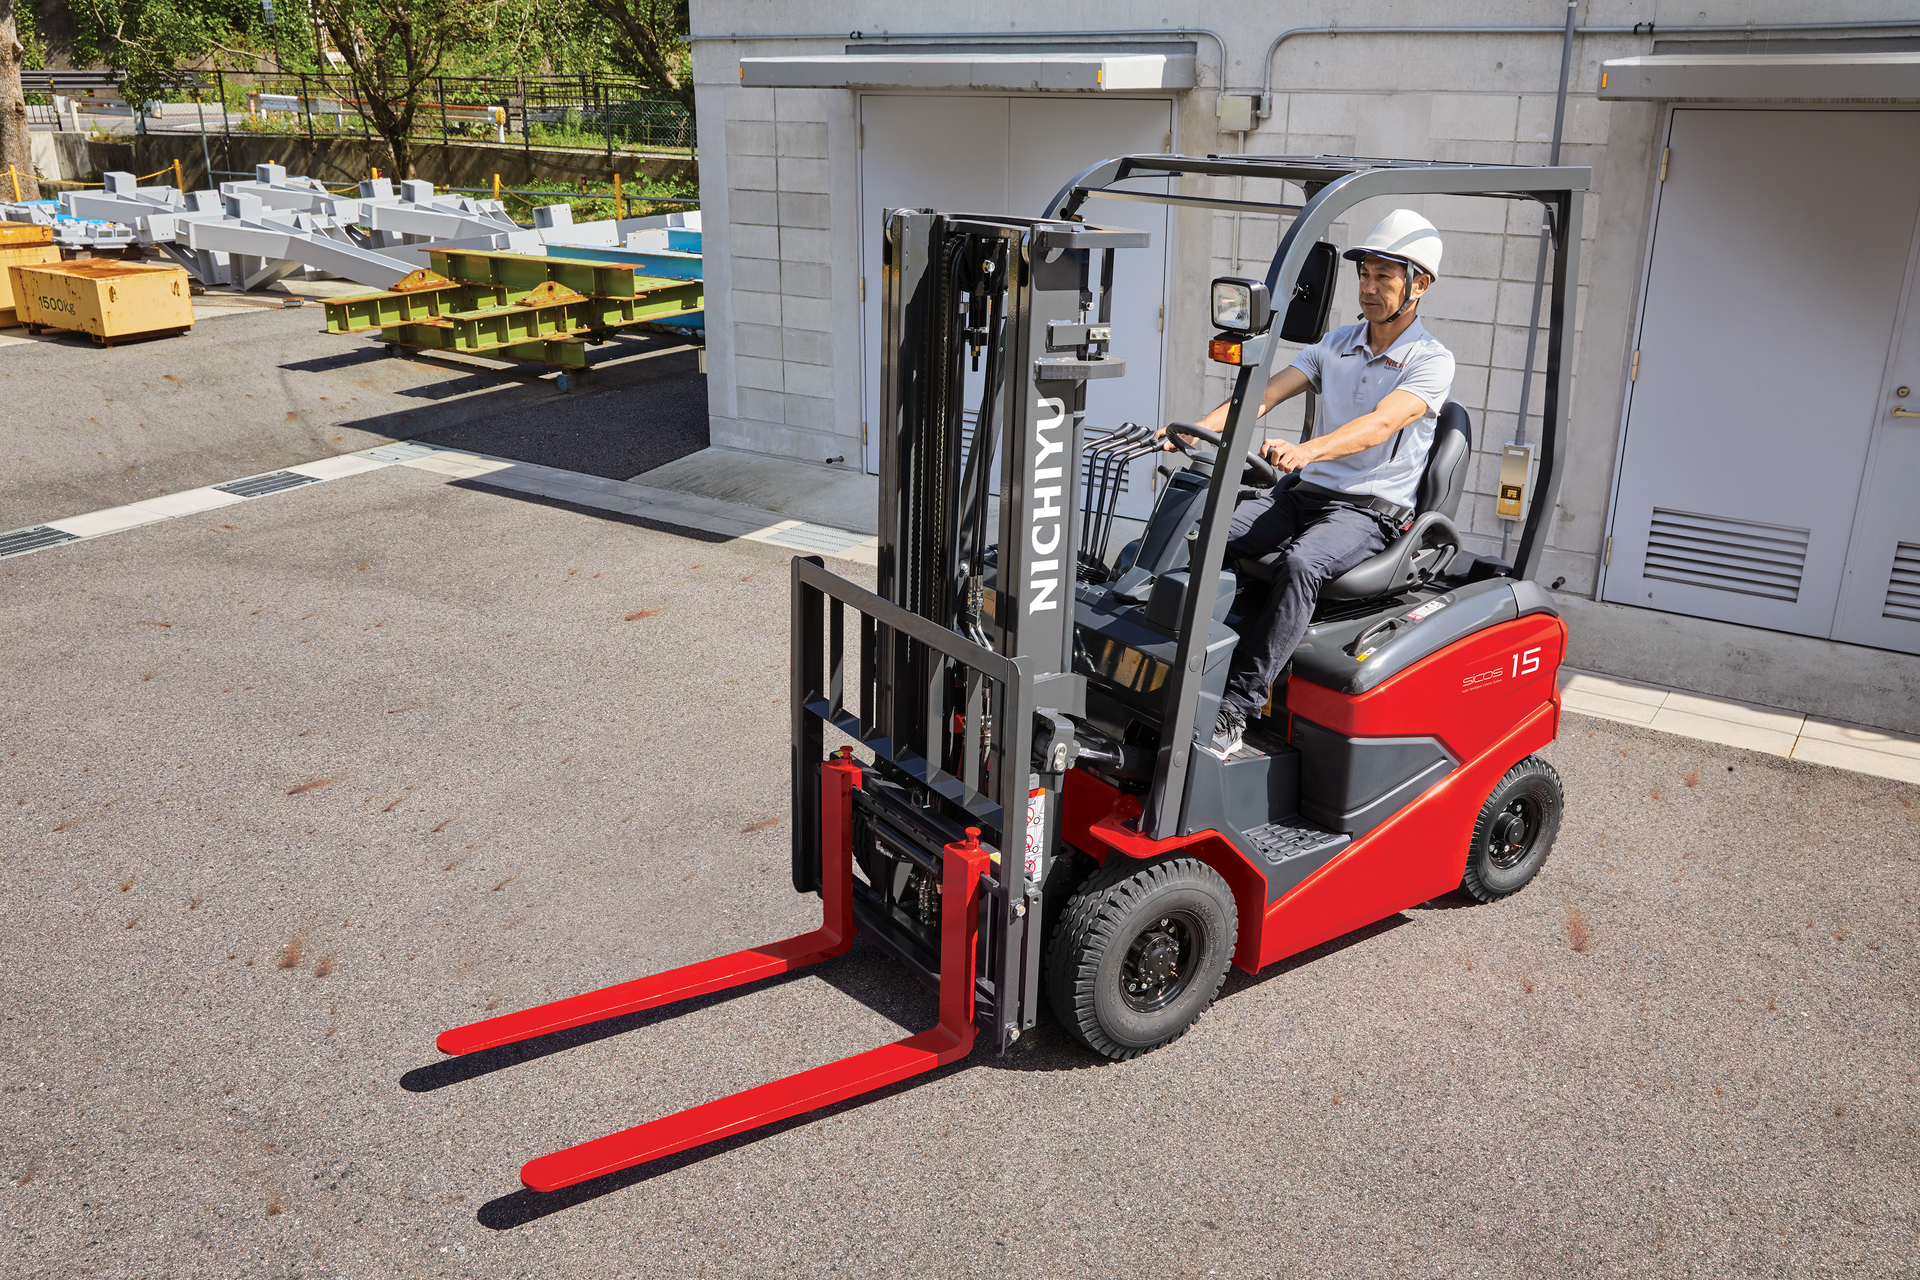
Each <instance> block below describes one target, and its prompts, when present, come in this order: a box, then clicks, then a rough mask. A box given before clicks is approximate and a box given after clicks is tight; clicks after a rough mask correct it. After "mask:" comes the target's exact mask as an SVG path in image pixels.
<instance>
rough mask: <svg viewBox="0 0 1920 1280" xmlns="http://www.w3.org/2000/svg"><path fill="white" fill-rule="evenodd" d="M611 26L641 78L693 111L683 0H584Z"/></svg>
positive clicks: (684, 3)
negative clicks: (649, 81) (652, 83)
mask: <svg viewBox="0 0 1920 1280" xmlns="http://www.w3.org/2000/svg"><path fill="white" fill-rule="evenodd" d="M585 3H586V5H587V7H588V8H590V9H592V10H593V11H594V12H595V13H597V14H599V15H600V17H601V18H602V19H603V20H604V21H605V22H606V23H607V24H608V25H609V26H611V27H612V28H613V29H614V31H615V32H616V33H618V35H619V38H620V43H621V44H622V45H624V46H625V51H626V53H627V54H628V56H630V57H631V58H632V59H633V61H634V63H635V64H636V68H637V70H639V71H640V72H641V75H642V78H644V79H647V80H651V81H653V82H654V83H655V84H656V85H658V86H659V87H660V88H662V89H665V90H666V91H667V93H668V94H669V95H670V96H671V97H674V98H677V99H678V100H679V101H680V103H681V105H683V106H684V107H686V109H687V114H688V115H692V114H693V73H692V66H691V61H690V59H689V58H688V57H687V54H686V47H687V22H688V17H687V0H585Z"/></svg>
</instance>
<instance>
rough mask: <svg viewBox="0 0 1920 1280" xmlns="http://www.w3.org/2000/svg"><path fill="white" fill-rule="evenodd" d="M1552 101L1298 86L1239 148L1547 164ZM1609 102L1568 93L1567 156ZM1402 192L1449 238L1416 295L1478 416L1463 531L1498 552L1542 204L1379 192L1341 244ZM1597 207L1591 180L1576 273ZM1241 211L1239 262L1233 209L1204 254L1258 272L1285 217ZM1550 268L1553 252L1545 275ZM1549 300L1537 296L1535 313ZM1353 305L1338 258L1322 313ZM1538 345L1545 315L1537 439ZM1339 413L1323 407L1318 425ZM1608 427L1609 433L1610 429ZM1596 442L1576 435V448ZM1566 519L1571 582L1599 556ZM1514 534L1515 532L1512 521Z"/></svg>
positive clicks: (1296, 427)
mask: <svg viewBox="0 0 1920 1280" xmlns="http://www.w3.org/2000/svg"><path fill="white" fill-rule="evenodd" d="M1553 107H1554V98H1553V95H1552V94H1525V93H1469V92H1451V93H1449V92H1432V93H1418V94H1407V93H1352V92H1342V91H1333V90H1328V91H1316V90H1312V89H1300V90H1294V91H1290V92H1287V93H1284V94H1278V95H1276V97H1275V101H1274V104H1273V114H1272V116H1271V117H1270V118H1269V119H1267V120H1264V121H1262V122H1260V127H1259V128H1258V129H1256V130H1255V131H1254V132H1253V133H1250V134H1249V135H1248V136H1247V139H1246V150H1247V151H1248V152H1251V153H1255V154H1259V153H1263V152H1264V153H1276V152H1277V153H1295V154H1315V153H1326V154H1335V155H1381V156H1394V157H1405V158H1418V159H1434V160H1456V161H1468V162H1474V163H1481V164H1544V163H1545V162H1546V159H1547V155H1546V153H1547V150H1548V144H1549V142H1550V140H1551V137H1552V127H1553ZM1611 109H1612V104H1608V103H1602V102H1599V101H1597V100H1596V99H1593V98H1591V97H1586V98H1574V99H1572V100H1571V102H1570V106H1569V111H1568V119H1567V125H1566V128H1565V129H1564V131H1563V135H1562V136H1563V145H1562V149H1561V162H1562V163H1563V164H1576V165H1577V164H1589V163H1592V161H1593V159H1594V155H1593V153H1594V152H1596V151H1597V150H1598V149H1599V145H1600V144H1603V143H1604V142H1605V139H1606V135H1607V130H1608V122H1609V112H1610V111H1611ZM1535 153H1538V154H1535ZM1213 185H1214V193H1215V194H1217V195H1222V196H1227V197H1229V198H1230V197H1231V196H1232V194H1233V192H1232V191H1231V190H1230V189H1229V188H1230V187H1231V186H1232V183H1231V181H1230V180H1226V179H1216V180H1214V184H1213ZM1595 186H1596V188H1597V187H1598V182H1597V181H1596V183H1595ZM1258 198H1278V199H1286V200H1292V201H1298V200H1300V199H1301V198H1302V193H1301V192H1300V191H1298V189H1292V190H1289V191H1288V192H1286V193H1285V194H1284V195H1282V194H1281V193H1279V192H1272V193H1260V194H1259V196H1258ZM1376 205H1378V207H1377V208H1376V207H1375V206H1376ZM1398 205H1404V206H1405V207H1408V208H1412V209H1415V210H1416V211H1418V212H1420V213H1422V214H1423V215H1425V216H1426V217H1428V218H1430V219H1431V220H1432V221H1433V222H1434V224H1435V225H1436V226H1437V227H1439V228H1440V231H1441V235H1442V239H1443V240H1444V242H1445V245H1446V255H1445V258H1444V260H1443V262H1442V268H1441V279H1440V282H1439V283H1438V284H1437V285H1436V286H1435V288H1434V289H1433V290H1432V291H1431V292H1430V293H1429V294H1428V295H1427V297H1426V299H1425V300H1424V301H1423V302H1422V303H1421V306H1420V314H1421V318H1422V321H1423V323H1425V324H1426V326H1427V328H1428V329H1429V330H1431V331H1432V333H1433V334H1434V336H1435V337H1437V338H1439V340H1440V341H1441V342H1443V343H1445V344H1446V345H1447V347H1448V349H1449V350H1451V351H1452V352H1453V354H1454V358H1455V360H1456V362H1457V366H1458V367H1457V371H1456V374H1455V377H1454V385H1453V399H1455V400H1457V401H1459V402H1460V404H1461V405H1462V406H1464V407H1465V408H1466V409H1467V411H1468V413H1469V414H1470V415H1471V416H1472V419H1473V424H1474V459H1473V463H1472V467H1471V470H1470V471H1469V473H1468V480H1467V497H1466V499H1465V500H1464V501H1463V502H1462V505H1461V511H1460V519H1459V524H1460V528H1461V531H1462V532H1463V533H1465V534H1466V535H1467V539H1468V545H1469V549H1470V550H1473V551H1476V552H1482V553H1486V554H1499V553H1500V552H1501V550H1502V541H1501V535H1502V533H1503V528H1502V521H1501V520H1500V519H1499V517H1498V516H1497V515H1496V514H1495V511H1494V502H1495V498H1494V494H1495V490H1496V488H1497V485H1498V479H1499V473H1500V451H1501V447H1502V446H1503V445H1504V444H1505V443H1507V442H1508V441H1510V440H1513V439H1514V438H1515V430H1516V426H1517V423H1518V415H1519V405H1520V381H1521V371H1522V369H1523V368H1524V365H1525V355H1526V338H1527V323H1528V319H1529V316H1530V312H1531V307H1532V302H1533V281H1534V274H1535V267H1536V264H1537V262H1538V255H1539V228H1540V221H1541V219H1540V216H1539V214H1540V210H1539V207H1538V206H1534V205H1523V204H1520V203H1517V202H1500V201H1491V200H1483V199H1471V198H1466V197H1430V198H1425V199H1419V198H1414V199H1407V200H1402V201H1387V202H1380V201H1374V202H1369V203H1368V204H1365V205H1362V206H1359V207H1358V208H1356V209H1355V210H1353V211H1352V212H1350V213H1349V214H1348V215H1347V216H1346V218H1345V220H1344V221H1343V222H1341V223H1338V224H1336V225H1335V227H1334V229H1333V233H1332V236H1331V238H1332V239H1333V241H1334V242H1335V243H1336V244H1338V245H1340V246H1341V247H1342V248H1345V247H1347V246H1349V245H1351V244H1354V243H1357V242H1358V241H1359V240H1361V239H1363V238H1364V237H1365V236H1366V234H1367V232H1368V230H1370V229H1371V228H1372V226H1373V224H1374V223H1375V222H1376V221H1377V220H1378V219H1379V218H1380V217H1382V216H1384V215H1385V214H1386V213H1387V212H1388V210H1389V209H1390V208H1392V207H1395V206H1398ZM1605 207H1606V193H1605V192H1604V191H1600V190H1597V189H1596V190H1593V191H1590V192H1589V194H1588V197H1587V202H1586V209H1585V217H1584V221H1583V226H1582V233H1583V245H1582V273H1583V277H1584V276H1586V275H1588V274H1589V273H1590V272H1591V271H1592V254H1593V248H1594V245H1593V238H1594V234H1595V230H1596V228H1597V227H1598V226H1599V225H1600V223H1601V216H1600V215H1601V213H1602V210H1603V209H1604V208H1605ZM1238 221H1239V223H1240V228H1239V237H1240V258H1239V260H1238V265H1237V266H1236V265H1235V260H1234V258H1233V256H1232V249H1231V246H1232V244H1233V238H1234V223H1235V217H1234V215H1232V214H1216V215H1213V219H1212V227H1211V238H1212V255H1211V260H1210V266H1211V269H1212V273H1213V274H1215V275H1226V274H1250V275H1259V274H1262V273H1263V272H1264V270H1265V268H1266V264H1267V262H1268V261H1269V260H1270V258H1271V256H1272V254H1273V252H1274V250H1275V248H1276V246H1277V243H1278V237H1279V235H1280V233H1281V231H1282V229H1283V225H1284V224H1282V223H1280V222H1279V221H1278V220H1277V219H1275V218H1265V217H1256V216H1254V215H1250V214H1243V215H1240V217H1239V219H1238ZM1551 269H1552V267H1551V256H1549V260H1548V273H1547V279H1548V280H1549V282H1550V280H1551ZM1585 296H1586V289H1585V288H1584V287H1582V288H1581V289H1580V290H1579V293H1578V295H1577V297H1576V322H1577V321H1578V320H1579V319H1580V318H1582V316H1583V314H1584V302H1585ZM1547 301H1548V299H1547V298H1546V296H1544V295H1543V298H1542V314H1543V320H1544V314H1545V306H1546V302H1547ZM1358 311H1359V306H1358V301H1357V295H1356V288H1355V284H1354V280H1353V277H1352V275H1351V272H1350V269H1344V268H1343V271H1342V275H1341V278H1340V286H1339V289H1338V291H1337V293H1336V295H1335V300H1334V308H1333V315H1332V318H1331V320H1330V321H1329V323H1330V324H1336V325H1337V324H1348V323H1352V322H1353V320H1354V319H1356V318H1357V314H1358ZM1202 323H1203V324H1204V319H1203V321H1202ZM1580 355H1581V343H1580V340H1579V337H1578V335H1577V333H1576V336H1575V339H1574V342H1573V345H1572V348H1571V352H1570V358H1571V360H1572V361H1573V365H1574V377H1575V383H1576V387H1577V385H1578V381H1579V376H1580ZM1546 358H1547V343H1546V326H1545V324H1544V323H1543V324H1542V326H1541V329H1540V336H1539V339H1538V341H1537V344H1536V351H1535V358H1534V378H1533V387H1532V393H1531V395H1530V397H1529V404H1528V410H1529V411H1528V417H1527V426H1526V433H1525V438H1526V439H1527V440H1529V441H1532V442H1535V443H1538V441H1539V439H1540V431H1541V422H1542V419H1541V414H1542V411H1543V409H1544V403H1545V402H1544V396H1545V390H1546V387H1545V369H1546ZM1216 370H1218V371H1216ZM1205 384H1206V396H1205V399H1206V400H1207V402H1208V404H1209V406H1210V405H1211V404H1214V403H1218V402H1219V401H1220V400H1222V399H1225V398H1226V396H1227V394H1228V391H1229V377H1228V375H1227V374H1226V373H1225V371H1224V370H1220V369H1219V366H1215V367H1214V368H1211V369H1209V370H1208V372H1207V374H1206V379H1205ZM1576 398H1577V396H1576ZM1274 416H1275V417H1276V418H1278V419H1279V420H1280V421H1279V423H1278V430H1277V431H1275V432H1274V433H1273V434H1284V435H1287V436H1288V437H1289V438H1295V439H1297V438H1298V436H1299V431H1300V423H1301V414H1300V411H1299V410H1298V409H1297V408H1294V407H1292V406H1289V407H1288V408H1286V409H1283V410H1281V411H1279V412H1277V413H1276V414H1275V415H1274ZM1339 425H1340V424H1339V423H1337V422H1329V421H1326V420H1324V419H1323V420H1322V421H1321V422H1319V423H1318V424H1317V427H1316V430H1318V431H1326V430H1329V429H1331V428H1333V427H1337V426H1339ZM1611 434H1612V433H1611V432H1610V431H1609V432H1608V433H1607V435H1608V438H1609V439H1610V438H1611ZM1592 443H1594V442H1593V441H1590V440H1583V441H1582V448H1581V451H1580V452H1581V456H1582V457H1583V459H1584V458H1586V457H1587V455H1588V449H1589V447H1590V446H1591V444H1592ZM1609 447H1610V446H1604V445H1603V448H1609ZM1582 496H1583V497H1585V496H1588V495H1585V494H1584V493H1583V494H1582ZM1572 523H1573V522H1562V523H1561V525H1560V526H1559V527H1557V528H1556V529H1555V531H1554V538H1553V543H1554V545H1558V546H1561V547H1562V549H1563V551H1564V552H1565V553H1566V554H1565V555H1564V556H1563V557H1560V558H1557V559H1556V569H1555V574H1554V576H1565V577H1567V579H1568V583H1567V586H1568V588H1569V589H1572V588H1574V587H1575V585H1576V583H1577V584H1579V585H1580V586H1581V588H1582V589H1587V590H1590V589H1591V586H1592V583H1593V579H1594V575H1595V572H1596V570H1597V568H1598V562H1597V559H1596V558H1595V557H1594V555H1593V552H1594V550H1595V544H1594V541H1578V540H1581V539H1586V538H1590V537H1592V535H1590V534H1588V532H1587V528H1586V527H1585V526H1586V524H1588V523H1590V522H1580V525H1579V526H1578V527H1572V528H1571V529H1570V528H1569V527H1568V526H1569V525H1570V524H1572ZM1511 534H1512V539H1513V540H1517V538H1518V536H1519V526H1518V523H1517V522H1515V524H1514V525H1513V527H1512V529H1511ZM1513 545H1514V541H1509V543H1508V546H1507V550H1508V551H1509V552H1511V550H1512V549H1513ZM1562 560H1564V564H1562V563H1561V561H1562ZM1550 580H1551V579H1550Z"/></svg>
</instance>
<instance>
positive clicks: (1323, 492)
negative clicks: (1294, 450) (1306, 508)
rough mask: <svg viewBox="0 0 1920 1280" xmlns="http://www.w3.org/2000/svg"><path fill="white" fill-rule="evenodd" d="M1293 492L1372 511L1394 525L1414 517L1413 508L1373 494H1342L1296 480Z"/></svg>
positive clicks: (1309, 482) (1308, 482)
mask: <svg viewBox="0 0 1920 1280" xmlns="http://www.w3.org/2000/svg"><path fill="white" fill-rule="evenodd" d="M1293 491H1294V492H1295V493H1299V494H1305V495H1306V496H1307V497H1309V498H1319V499H1321V500H1322V501H1325V502H1338V503H1341V504H1342V505H1344V506H1349V507H1358V508H1359V509H1360V510H1362V511H1371V512H1374V513H1375V514H1376V515H1382V516H1385V517H1386V518H1387V519H1388V520H1391V521H1392V522H1393V523H1394V524H1397V525H1404V524H1406V522H1407V521H1408V519H1410V518H1411V517H1412V515H1413V508H1412V507H1403V506H1401V505H1400V504H1399V503H1397V502H1388V501H1387V500H1386V499H1385V498H1379V497H1374V496H1373V495H1371V494H1361V493H1342V492H1340V490H1338V489H1328V488H1324V487H1322V486H1320V485H1317V484H1314V483H1312V482H1311V481H1307V480H1296V481H1294V483H1293Z"/></svg>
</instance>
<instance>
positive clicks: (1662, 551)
mask: <svg viewBox="0 0 1920 1280" xmlns="http://www.w3.org/2000/svg"><path fill="white" fill-rule="evenodd" d="M1811 532H1812V531H1811V530H1808V529H1795V528H1792V527H1791V526H1788V525H1783V524H1760V523H1759V522H1757V521H1753V520H1734V519H1732V518H1730V517H1727V516H1703V515H1698V514H1696V513H1694V512H1691V511H1667V510H1665V509H1663V508H1660V507H1655V508H1654V509H1653V526H1652V528H1651V529H1650V530H1649V531H1648V533H1647V567H1646V568H1645V569H1644V570H1643V571H1642V572H1643V573H1644V574H1645V576H1647V577H1649V578H1659V579H1660V580H1662V581H1663V582H1682V583H1685V584H1686V585H1687V586H1690V587H1711V588H1712V589H1713V590H1715V591H1733V592H1738V593H1739V594H1741V595H1745V596H1765V597H1767V598H1768V599H1771V600H1785V601H1787V602H1788V603H1789V604H1791V603H1794V602H1797V601H1798V600H1799V599H1800V575H1801V573H1802V571H1803V570H1804V569H1805V568H1806V563H1807V538H1808V537H1809V535H1810V534H1811Z"/></svg>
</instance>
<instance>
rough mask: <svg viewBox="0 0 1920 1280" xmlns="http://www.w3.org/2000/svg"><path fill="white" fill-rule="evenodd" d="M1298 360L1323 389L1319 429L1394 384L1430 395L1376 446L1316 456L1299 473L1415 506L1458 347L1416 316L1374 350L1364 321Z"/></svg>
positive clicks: (1365, 409) (1362, 410) (1341, 422)
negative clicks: (1418, 412)
mask: <svg viewBox="0 0 1920 1280" xmlns="http://www.w3.org/2000/svg"><path fill="white" fill-rule="evenodd" d="M1293 367H1294V368H1296V369H1298V370H1299V371H1300V372H1302V373H1304V374H1306V375H1307V381H1308V382H1310V383H1312V384H1313V389H1314V390H1315V391H1316V392H1318V393H1319V395H1320V407H1319V412H1318V414H1317V415H1316V419H1317V422H1318V424H1319V425H1318V426H1317V427H1316V428H1315V434H1316V435H1325V434H1326V433H1327V432H1329V431H1333V430H1335V429H1336V428H1339V427H1343V426H1345V425H1346V424H1347V423H1349V422H1352V421H1353V420H1354V419H1355V418H1358V417H1360V416H1362V415H1363V414H1368V413H1372V412H1373V411H1374V409H1375V408H1377V407H1378V406H1379V404H1380V402H1381V401H1382V400H1384V399H1385V398H1386V396H1387V393H1388V392H1390V391H1394V390H1406V391H1411V392H1413V394H1415V395H1417V396H1419V397H1420V398H1421V399H1422V400H1424V401H1426V402H1427V411H1426V413H1425V414H1423V415H1422V416H1421V417H1419V418H1418V419H1416V420H1415V421H1413V422H1412V423H1410V424H1409V425H1407V426H1405V427H1403V428H1401V429H1400V430H1399V431H1398V432H1396V433H1395V434H1394V435H1392V436H1391V437H1389V438H1388V439H1386V440H1383V441H1381V442H1380V443H1379V444H1377V445H1374V446H1373V447H1372V448H1371V449H1362V450H1361V451H1360V452H1359V453H1352V454H1348V455H1347V456H1346V457H1344V458H1335V459H1333V460H1332V461H1330V462H1316V463H1314V464H1312V465H1311V466H1309V467H1307V468H1305V469H1304V470H1302V471H1301V473H1300V477H1301V479H1303V480H1307V481H1310V482H1311V483H1313V484H1317V485H1320V486H1321V487H1322V488H1326V489H1338V490H1340V492H1342V493H1352V494H1365V495H1372V496H1374V497H1380V498H1385V499H1386V500H1387V501H1389V502H1394V503H1398V504H1399V505H1400V506H1403V507H1410V506H1412V505H1413V495H1414V490H1415V489H1417V488H1418V487H1419V484H1420V473H1421V472H1422V471H1424V470H1425V469H1426V465H1427V451H1428V450H1429V449H1430V448H1432V447H1433V428H1434V423H1435V422H1436V421H1437V420H1438V418H1439V415H1440V410H1441V407H1442V406H1444V405H1445V404H1446V403H1447V392H1448V391H1449V390H1451V389H1452V387H1453V353H1452V352H1451V351H1448V350H1447V349H1446V348H1445V347H1443V346H1441V345H1440V341H1439V339H1437V338H1435V337H1434V336H1433V335H1432V334H1430V333H1428V332H1427V330H1426V327H1425V326H1423V325H1422V324H1421V323H1420V322H1419V321H1418V320H1415V321H1414V322H1413V323H1412V324H1410V325H1408V326H1407V328H1406V332H1404V333H1402V334H1401V335H1400V338H1399V340H1398V341H1396V342H1395V343H1394V344H1393V346H1391V347H1389V348H1388V349H1387V350H1385V351H1383V352H1380V353H1379V354H1377V355H1376V354H1375V353H1374V352H1373V351H1371V350H1370V349H1369V348H1368V347H1367V326H1366V324H1365V323H1364V322H1362V323H1360V324H1349V325H1343V326H1341V327H1340V328H1338V329H1335V330H1333V331H1332V332H1331V333H1329V334H1327V336H1326V337H1324V338H1322V339H1321V340H1320V341H1319V342H1317V343H1315V344H1314V345H1313V346H1311V347H1308V348H1307V349H1306V350H1305V351H1302V352H1301V353H1300V354H1299V355H1297V356H1295V357H1294V358H1293Z"/></svg>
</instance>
